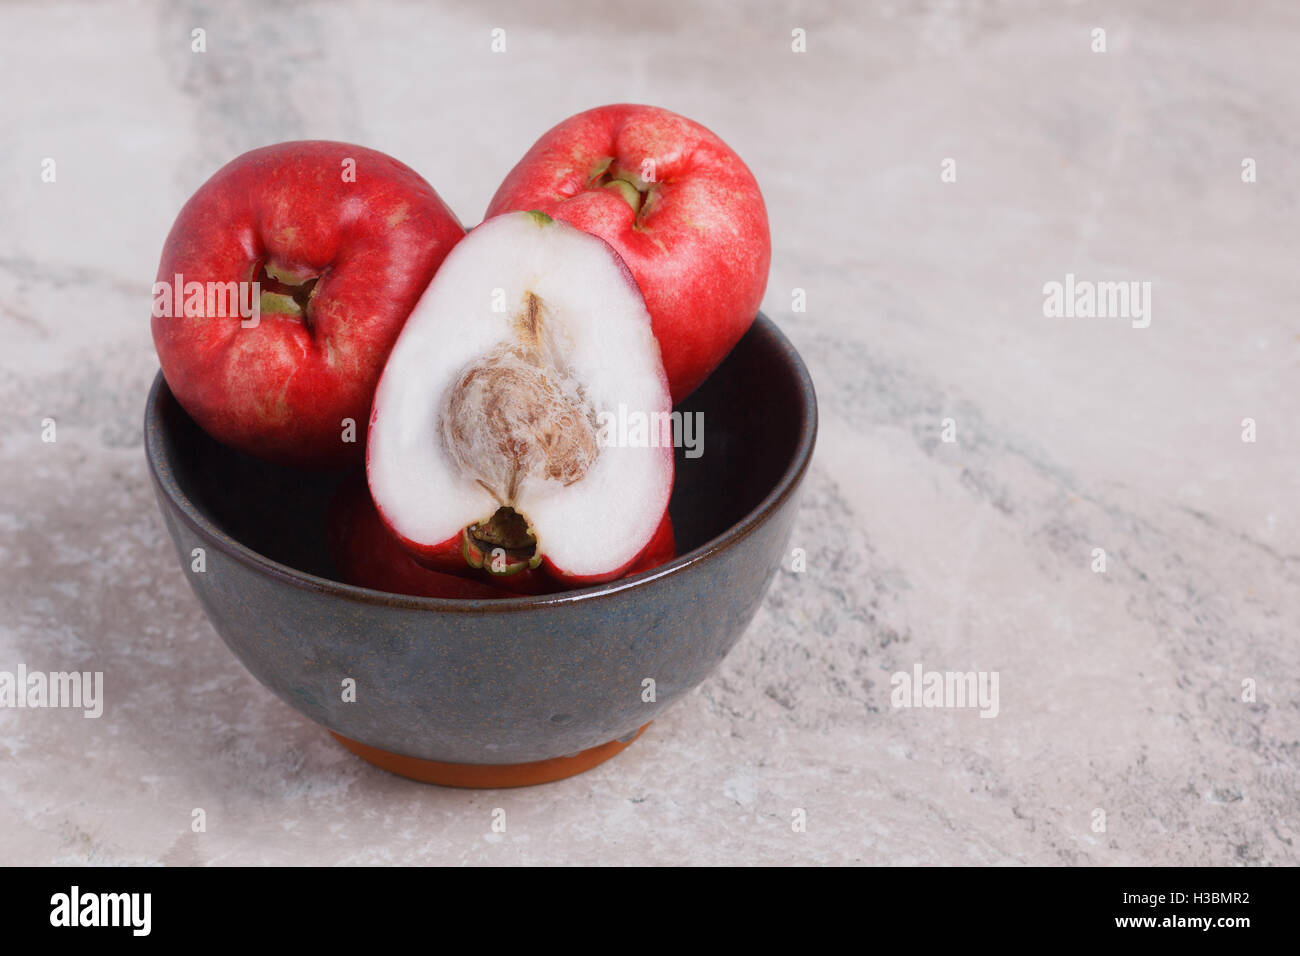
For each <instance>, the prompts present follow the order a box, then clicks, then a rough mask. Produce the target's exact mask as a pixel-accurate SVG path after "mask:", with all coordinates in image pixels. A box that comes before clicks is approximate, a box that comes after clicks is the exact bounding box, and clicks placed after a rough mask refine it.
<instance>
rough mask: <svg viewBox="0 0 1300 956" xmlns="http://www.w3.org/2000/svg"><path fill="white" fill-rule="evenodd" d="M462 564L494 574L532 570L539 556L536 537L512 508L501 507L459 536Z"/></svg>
mask: <svg viewBox="0 0 1300 956" xmlns="http://www.w3.org/2000/svg"><path fill="white" fill-rule="evenodd" d="M461 550H462V552H463V554H464V557H465V563H466V564H468V565H469V566H470V567H473V568H484V569H486V570H488V571H490V572H492V573H493V574H515V573H517V572H519V571H522V570H524V568H535V567H537V565H538V564H540V563H541V560H542V556H541V554H540V552H539V549H538V547H537V536H536V535H535V534H534V533H533V529H532V528H531V527H529V525H528V521H527V519H526V518H524V516H523V515H521V514H520V513H519V512H517V511H515V509H514V508H510V507H506V506H503V507H500V508H498V509H497V510H496V512H495V513H493V515H492V517H491V518H489V519H488V520H487V521H481V522H476V523H474V524H472V525H470V526H469V527H467V528H466V529H465V530H464V532H463V533H462V549H461Z"/></svg>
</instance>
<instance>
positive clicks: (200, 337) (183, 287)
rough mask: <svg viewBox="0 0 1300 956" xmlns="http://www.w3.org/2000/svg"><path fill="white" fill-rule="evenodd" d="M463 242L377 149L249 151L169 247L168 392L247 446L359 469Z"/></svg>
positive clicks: (320, 146)
mask: <svg viewBox="0 0 1300 956" xmlns="http://www.w3.org/2000/svg"><path fill="white" fill-rule="evenodd" d="M463 235H464V229H462V228H461V225H460V223H459V222H458V221H457V220H456V217H455V215H453V214H452V212H451V210H450V209H448V208H447V206H446V205H445V204H444V203H443V201H442V200H441V199H440V198H439V197H438V194H437V193H436V192H434V190H433V187H431V186H430V185H429V184H428V183H427V182H425V181H424V180H423V179H422V178H421V177H420V176H419V175H418V174H417V173H415V172H414V171H413V170H411V169H410V168H408V167H406V166H404V165H402V164H401V163H399V162H397V160H395V159H393V158H391V157H389V156H385V155H384V154H383V153H378V152H375V151H374V150H370V149H365V148H363V147H360V146H351V145H348V144H346V143H332V142H316V141H312V142H297V143H280V144H278V145H276V146H267V147H263V148H261V149H255V150H253V151H251V152H248V153H245V154H244V155H242V156H240V157H239V158H237V159H235V160H233V161H232V162H230V163H228V164H227V165H226V166H224V167H222V168H221V169H220V170H218V171H217V173H216V174H215V175H214V176H213V177H212V178H211V179H209V180H208V181H207V182H206V183H204V184H203V186H201V187H200V188H199V190H198V192H196V193H195V194H194V195H193V196H192V197H191V198H190V200H189V202H187V203H186V204H185V207H184V208H183V209H182V210H181V212H180V215H179V216H178V217H177V219H176V222H175V224H174V225H173V226H172V229H171V233H170V234H169V235H168V236H167V242H166V245H165V246H164V247H163V253H162V261H161V262H160V263H159V266H158V282H157V283H155V286H154V310H153V311H154V317H153V338H154V345H155V347H156V348H157V350H158V358H159V360H160V362H161V363H162V369H163V375H164V376H165V377H166V379H167V384H168V386H169V387H170V388H171V390H172V392H173V394H175V396H176V398H177V400H178V401H179V402H180V403H181V405H182V406H183V407H184V408H185V410H186V411H187V412H189V414H190V416H191V417H192V418H194V420H195V421H196V422H198V424H199V425H200V426H201V427H202V428H203V429H204V430H205V431H206V432H208V434H210V435H212V436H213V437H214V438H216V439H217V440H219V441H221V442H223V443H224V444H226V445H229V446H230V447H232V448H235V449H238V450H239V451H243V452H246V453H248V454H251V455H256V456H258V457H260V458H265V459H269V460H271V461H276V462H280V463H284V464H294V465H310V466H333V465H338V464H342V463H344V462H348V461H358V460H360V459H361V458H362V457H363V453H364V449H365V440H366V425H367V422H368V419H369V414H370V402H371V399H372V397H373V396H374V391H375V385H376V383H377V382H378V381H379V374H380V372H381V371H383V367H384V361H385V359H386V358H387V357H388V352H389V350H390V349H391V348H392V345H393V342H394V341H395V340H396V339H397V334H398V332H400V331H401V329H402V325H403V323H404V322H405V321H406V317H407V316H408V315H409V314H410V312H411V309H412V307H414V305H415V303H416V301H417V300H418V299H419V298H420V294H421V293H422V292H423V291H424V288H425V286H427V285H428V284H429V280H430V279H431V278H433V274H434V272H435V271H436V270H437V268H438V266H439V264H441V262H442V260H443V258H444V257H445V256H446V255H447V253H448V252H449V251H451V248H452V247H453V246H454V245H456V243H457V242H458V241H459V240H460V239H461V237H462V236H463ZM254 283H256V285H254ZM349 423H352V424H351V425H349Z"/></svg>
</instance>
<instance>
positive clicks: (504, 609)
mask: <svg viewBox="0 0 1300 956" xmlns="http://www.w3.org/2000/svg"><path fill="white" fill-rule="evenodd" d="M679 410H680V411H683V412H702V413H703V415H704V418H703V422H704V444H703V454H702V455H700V456H699V457H696V458H688V457H686V455H685V450H684V449H678V452H677V462H676V464H677V478H676V484H675V486H674V491H673V497H672V501H671V504H670V513H671V515H672V519H673V524H674V528H675V531H676V535H677V543H678V552H679V557H677V558H675V559H674V560H672V561H670V562H668V563H667V564H664V565H662V566H660V567H658V568H656V569H654V570H653V571H649V572H646V573H643V574H639V575H636V576H634V577H630V578H625V579H623V580H620V581H615V582H612V583H609V584H605V585H600V586H597V587H590V588H585V589H583V590H579V591H570V592H567V593H563V594H554V595H543V596H537V597H518V598H507V599H502V600H452V599H439V598H426V597H411V596H404V595H396V594H389V593H385V592H381V591H373V590H369V589H367V588H360V587H353V586H350V585H348V584H344V583H341V582H340V581H339V580H338V579H337V573H336V571H335V570H334V568H333V567H332V566H331V562H330V558H329V549H328V547H327V545H326V532H325V529H326V513H327V510H328V508H329V503H330V500H331V498H332V496H333V494H334V492H335V490H336V488H337V487H338V485H339V483H340V482H341V481H343V480H346V479H347V478H348V474H347V473H343V474H324V475H322V474H320V473H312V472H305V471H297V470H294V469H290V468H284V467H279V466H275V465H270V464H267V463H265V462H260V461H256V460H254V459H251V458H248V457H245V456H243V455H241V454H238V453H236V452H234V451H231V450H230V449H228V448H225V447H224V446H222V445H219V444H218V443H216V442H215V441H213V440H212V439H210V438H209V437H208V436H207V435H206V434H204V433H203V432H202V431H201V430H200V429H199V428H198V426H196V425H195V424H194V422H193V421H192V420H191V419H190V418H189V416H188V415H186V413H185V412H184V410H182V409H181V407H180V406H179V404H178V403H177V402H176V400H175V398H174V397H173V396H172V393H171V392H170V390H169V389H168V388H167V385H166V383H165V382H164V380H163V378H162V375H161V373H159V375H158V377H157V379H156V380H155V381H154V385H153V388H152V390H151V391H150V393H149V399H148V405H147V408H146V411H145V424H144V431H145V451H146V454H147V455H148V459H149V466H150V472H151V475H152V477H153V482H154V488H155V492H156V494H157V497H158V502H159V505H160V507H161V509H162V513H163V517H164V519H165V521H166V524H167V530H168V533H169V534H170V535H171V539H172V542H173V543H174V545H175V547H176V553H177V556H178V558H179V559H180V565H181V571H182V573H183V574H184V575H185V576H186V577H187V578H188V579H189V582H190V585H191V587H192V588H193V589H194V593H195V594H196V595H197V596H198V599H199V603H200V604H202V606H203V609H204V611H205V612H207V615H208V617H209V619H210V620H211V621H212V625H213V627H214V628H215V629H216V631H217V633H218V634H219V635H220V636H221V639H222V640H223V641H225V643H226V645H227V646H228V647H229V648H230V649H231V651H233V652H234V654H235V656H236V657H238V658H239V660H240V661H241V662H242V663H243V665H244V666H245V667H247V668H248V670H249V671H250V672H251V673H252V674H253V676H255V677H256V678H257V679H258V680H259V681H261V682H262V683H263V684H265V685H266V686H267V687H268V688H270V689H271V690H272V691H273V692H274V693H276V694H277V695H278V696H279V697H280V698H281V699H283V700H284V701H285V702H286V703H288V704H289V705H290V706H292V707H293V708H294V709H295V710H297V711H298V712H300V713H301V714H303V715H304V716H306V717H307V718H309V719H311V720H313V721H315V722H316V723H318V724H321V725H322V726H324V727H326V728H328V729H329V730H330V731H332V732H333V733H334V734H335V736H336V737H338V738H339V739H340V741H342V742H343V743H344V744H345V745H347V746H348V747H350V748H351V749H352V750H353V751H354V752H356V753H358V754H360V755H361V756H363V757H365V758H366V759H368V760H371V761H372V762H374V763H377V764H379V765H380V766H384V767H386V768H387V769H390V770H393V771H395V772H398V773H402V774H404V775H407V776H411V777H415V778H417V779H423V780H428V781H431V782H437V783H450V784H455V785H464V786H510V785H519V784H526V783H535V782H543V781H545V780H552V779H559V778H560V777H564V776H568V775H570V774H572V773H576V772H579V771H581V770H584V769H586V768H587V767H590V766H593V765H594V764H596V763H599V762H600V761H602V760H604V759H607V758H608V757H609V756H611V755H612V754H613V753H617V752H618V751H619V750H621V749H622V748H623V747H624V746H626V745H627V744H628V743H629V742H631V740H633V739H635V737H636V736H637V735H638V734H639V732H640V731H641V730H642V729H644V727H645V725H646V724H648V723H649V722H650V721H651V720H653V719H654V718H655V717H656V716H657V715H658V714H659V713H661V712H662V711H663V709H664V708H665V707H668V706H670V705H671V704H672V703H673V702H674V701H676V700H677V699H679V698H680V697H681V696H682V695H684V694H685V693H686V692H687V691H689V690H691V689H692V688H693V687H695V686H696V685H698V684H699V683H700V682H701V681H703V680H704V679H705V677H707V676H708V675H709V673H710V672H711V671H712V670H713V669H714V668H715V667H717V665H718V663H719V662H720V661H721V660H722V658H723V657H725V656H726V654H727V652H728V651H729V650H731V648H732V646H733V645H734V644H735V643H736V641H737V640H738V639H739V638H740V636H741V634H742V633H743V632H744V630H745V628H746V626H747V625H748V624H749V622H750V620H751V619H752V618H753V616H754V613H755V611H756V610H757V609H758V606H759V604H760V603H761V601H762V600H763V595H764V594H765V593H766V591H767V589H768V586H769V585H770V584H771V581H772V578H773V576H774V574H775V573H776V571H777V568H778V567H779V565H780V563H781V560H782V557H783V554H784V552H785V548H786V544H787V540H788V537H789V533H790V526H791V522H792V521H793V520H794V516H795V511H796V504H797V502H796V499H797V492H798V490H799V486H800V483H801V482H802V480H803V477H804V474H805V472H806V471H807V468H808V462H809V459H810V458H811V456H812V451H813V444H814V440H815V438H816V432H817V406H816V397H815V395H814V392H813V385H812V381H811V379H810V378H809V375H808V370H807V369H806V368H805V367H804V364H803V362H802V360H801V359H800V358H799V355H798V353H797V352H796V351H795V350H794V348H793V346H791V344H790V343H789V341H788V340H787V339H786V338H785V336H784V335H782V334H781V332H780V331H779V330H778V329H777V328H776V326H775V325H774V324H773V323H772V322H771V320H769V319H768V318H766V317H765V316H763V315H759V316H758V319H757V320H756V322H755V323H754V325H753V327H752V328H751V329H750V331H749V332H748V333H747V334H746V335H745V337H744V338H743V339H742V340H741V341H740V343H739V344H738V345H737V346H736V348H735V349H734V350H733V351H732V353H731V354H730V355H729V356H728V357H727V359H726V361H725V362H724V363H723V364H722V365H721V366H720V367H719V368H718V369H717V371H715V372H714V373H713V375H712V376H710V378H709V379H708V381H707V382H706V383H705V384H704V385H703V386H701V387H700V388H699V389H698V390H697V391H696V392H695V393H694V394H692V395H691V396H689V397H688V398H687V399H686V400H685V401H684V402H683V403H682V404H681V405H680V406H679ZM353 477H355V476H353ZM196 548H202V549H203V554H204V565H205V568H204V570H202V571H201V572H199V571H194V570H193V567H194V566H195V562H194V554H195V551H194V549H196ZM347 679H351V680H352V681H354V682H355V695H354V696H355V700H349V699H345V698H347V697H349V696H353V695H347V694H345V693H344V684H345V681H346V680H347ZM648 680H652V681H653V682H654V683H653V691H654V693H653V698H654V699H653V700H647V699H646V698H647V697H649V696H651V695H650V694H649V693H647V688H649V687H650V686H651V685H648V684H647V683H646V682H647V681H648Z"/></svg>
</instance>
